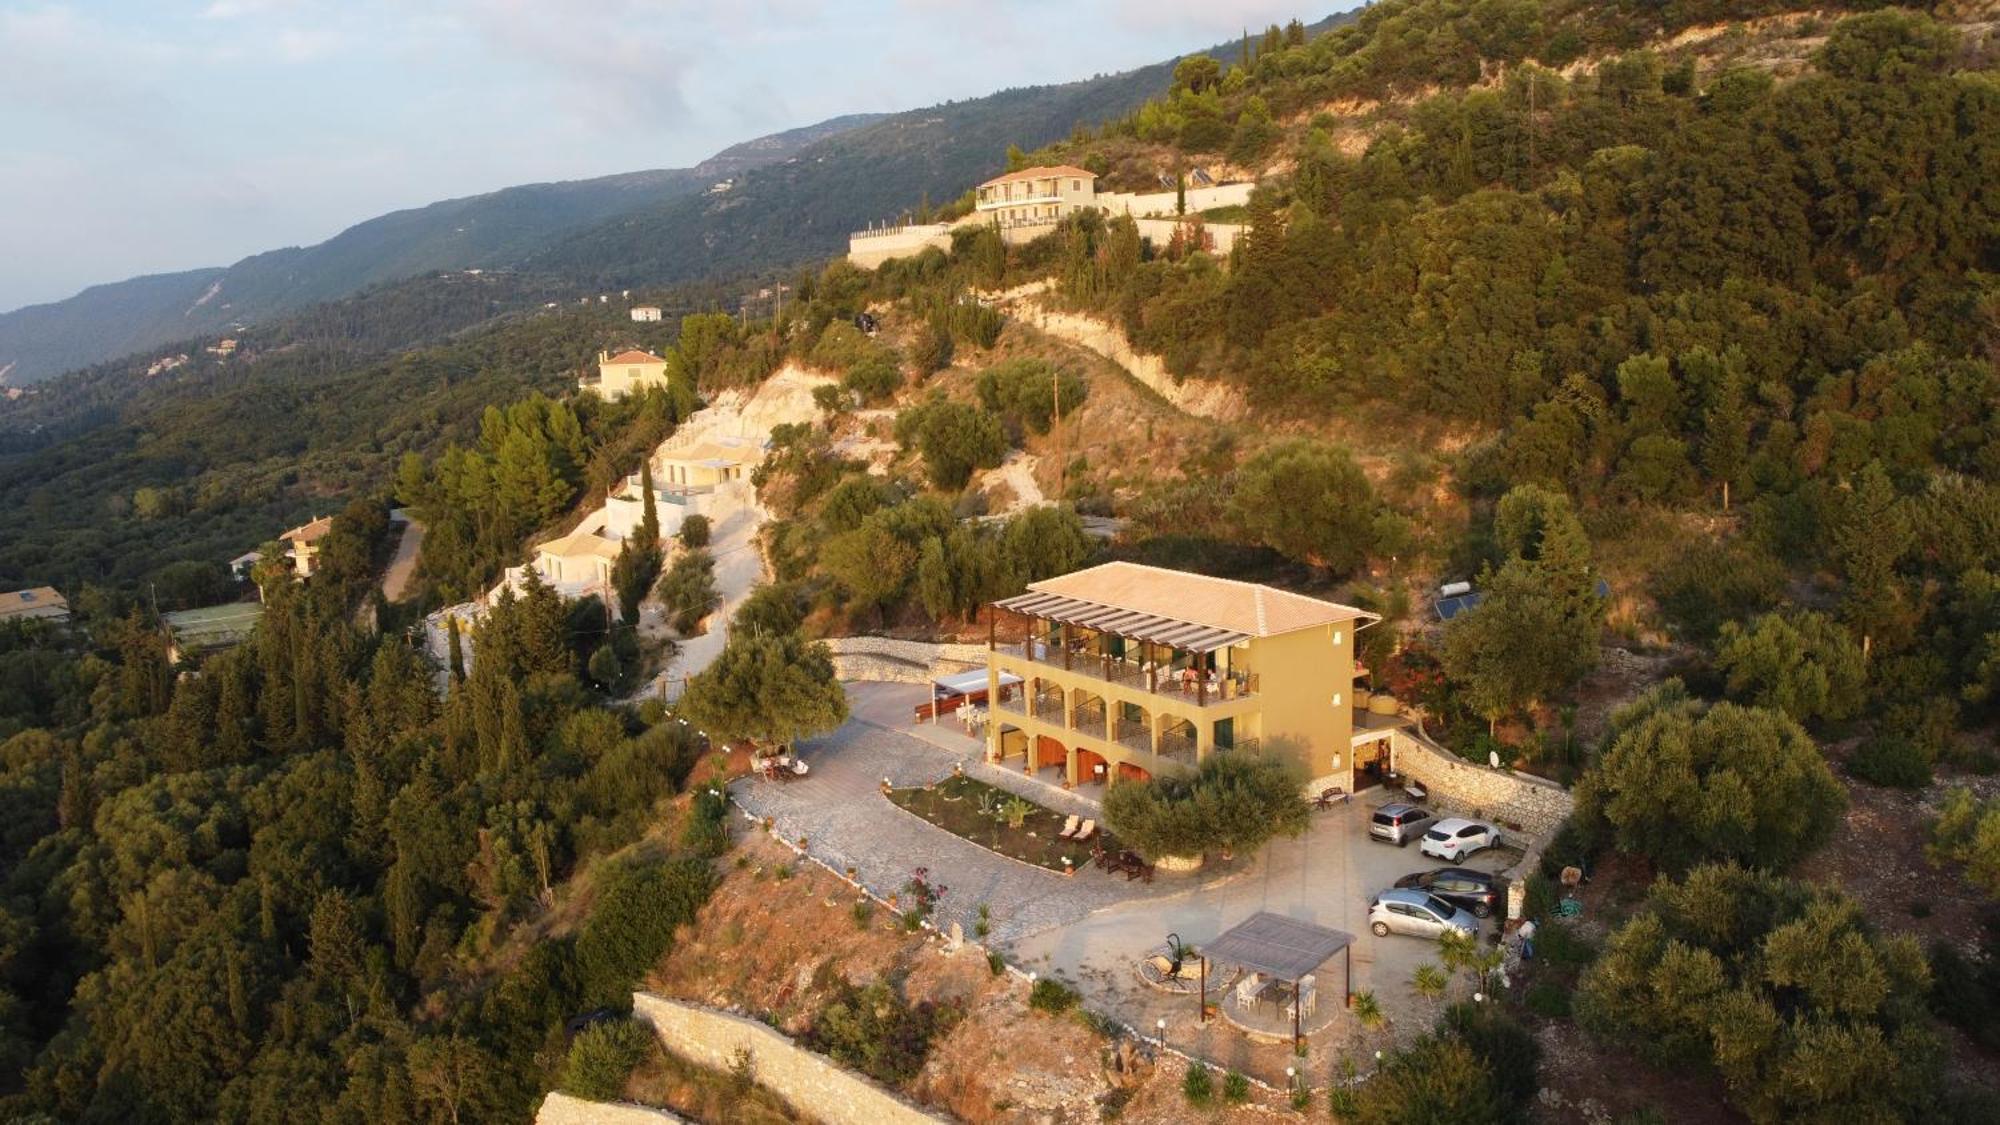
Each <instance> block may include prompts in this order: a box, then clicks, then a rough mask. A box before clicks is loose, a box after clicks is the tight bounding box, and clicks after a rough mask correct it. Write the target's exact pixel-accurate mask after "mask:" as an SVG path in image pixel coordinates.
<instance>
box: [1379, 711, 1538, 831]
mask: <svg viewBox="0 0 2000 1125" xmlns="http://www.w3.org/2000/svg"><path fill="white" fill-rule="evenodd" d="M1390 747H1391V751H1392V753H1394V755H1395V762H1396V769H1397V770H1399V771H1401V772H1402V773H1403V774H1404V775H1405V776H1407V777H1411V778H1415V779H1416V780H1418V781H1420V782H1422V783H1423V785H1424V788H1425V789H1427V790H1429V791H1430V794H1431V797H1432V798H1433V799H1434V800H1435V801H1437V802H1438V803H1439V804H1441V805H1446V806H1449V807H1450V808H1451V809H1452V810H1453V811H1463V812H1467V813H1470V814H1471V815H1473V816H1476V817H1479V818H1481V819H1484V820H1493V821H1498V822H1500V824H1501V825H1502V826H1503V827H1506V826H1518V828H1519V829H1520V830H1521V831H1524V832H1527V833H1529V834H1531V835H1533V836H1535V837H1538V838H1544V837H1547V836H1548V835H1549V834H1550V833H1552V832H1554V831H1555V830H1556V827H1557V826H1558V825H1560V824H1561V823H1562V822H1563V821H1564V820H1566V819H1567V818H1568V817H1569V814H1570V809H1571V808H1572V807H1573V805H1574V801H1573V799H1572V798H1571V797H1570V794H1569V790H1567V789H1564V788H1563V787H1562V786H1560V785H1557V784H1556V783H1555V782H1553V781H1546V780H1544V779H1542V778H1539V777H1534V776H1531V775H1529V774H1524V773H1515V772H1513V771H1511V770H1496V769H1488V768H1487V767H1485V766H1482V765H1476V764H1474V763H1472V762H1468V761H1466V760H1465V759H1463V758H1460V757H1459V756H1457V755H1456V754H1453V753H1451V752H1449V751H1447V750H1445V749H1443V748H1441V747H1439V746H1436V745H1434V744H1432V743H1431V742H1430V740H1428V739H1425V738H1422V737H1420V736H1418V735H1416V734H1414V733H1413V732H1410V731H1407V730H1403V729H1401V728H1398V729H1396V730H1394V731H1393V732H1392V733H1391V734H1390Z"/></svg>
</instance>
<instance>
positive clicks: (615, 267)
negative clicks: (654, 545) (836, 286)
mask: <svg viewBox="0 0 2000 1125" xmlns="http://www.w3.org/2000/svg"><path fill="white" fill-rule="evenodd" d="M1351 19H1352V17H1351V16H1349V15H1338V16H1332V17H1328V18H1326V19H1323V20H1321V21H1320V22H1318V23H1316V24H1313V25H1311V26H1310V27H1309V28H1307V33H1308V34H1311V35H1318V34H1320V33H1321V32H1324V31H1327V30H1329V29H1331V28H1334V27H1337V26H1340V25H1342V24H1345V23H1347V22H1350V21H1351ZM1238 49H1239V47H1238V45H1237V44H1234V43H1231V44H1224V45H1221V46H1217V47H1212V48H1209V51H1210V52H1211V53H1215V54H1219V55H1232V54H1234V53H1235V52H1236V51H1237V50H1238ZM1181 57H1185V56H1181ZM1179 61H1180V59H1179V58H1174V59H1168V60H1166V61H1164V62H1160V63H1155V64H1153V65H1151V66H1146V67H1141V68H1139V69H1137V70H1129V71H1125V72H1123V73H1120V74H1111V75H1103V76H1099V77H1096V78H1091V79H1087V80H1085V81H1081V82H1070V83H1065V84H1063V85H1059V86H1037V87H1028V88H1022V89H1012V90H1002V91H1000V92H999V93H996V94H992V95H990V96H988V97H984V98H976V99H973V100H971V101H964V102H956V103H950V104H946V105H937V106H929V107H926V108H924V109H917V110H911V111H909V112H907V113H899V114H895V115H893V116H890V117H886V118H883V119H882V120H879V121H876V122H874V123H872V124H870V125H868V126H866V127H863V128H858V129H854V130H851V131H848V132H845V133H842V134H840V135H838V136H834V137H829V138H827V139H825V140H822V141H820V142H818V143H815V144H812V145H809V146H807V147H805V148H804V149H802V150H801V151H800V152H799V153H798V154H797V155H796V157H794V158H792V159H789V160H785V161H782V162H773V163H771V164H768V165H766V166H764V167H762V168H759V169H757V170H755V171H752V172H749V173H746V174H745V175H743V176H742V177H740V178H739V179H738V180H737V181H736V182H735V183H734V184H732V185H731V187H730V188H729V190H727V191H724V192H715V193H705V194H698V195H688V196H682V197H677V198H674V199H668V200H662V201H660V202H657V203H654V204H651V205H649V206H647V207H644V208H640V209H637V210H634V211H632V212H630V213H629V214H624V215H620V216H618V217H616V218H614V219H611V220H608V221H606V222H604V223H602V224H600V225H598V226H596V227H594V228H591V229H589V230H584V231H580V232H578V233H577V234H576V235H575V236H573V237H570V238H566V239H564V240H563V241H562V242H561V243H559V244H557V245H554V246H552V247H550V248H549V249H548V250H547V251H545V252H544V253H542V254H541V255H539V256H537V257H536V258H535V259H534V260H533V261H532V262H531V263H529V264H530V265H531V266H532V267H533V268H535V269H537V270H541V271H545V272H551V273H561V274H565V275H569V276H574V277H577V278H578V279H580V280H585V281H588V282H590V283H593V284H597V285H604V286H609V285H636V284H666V283H671V282H678V281H687V280H692V279H694V278H698V277H704V276H715V275H719V274H730V273H740V272H747V271H754V270H758V269H765V268H769V267H772V266H778V265H788V264H791V263H794V262H798V261H801V260H804V259H808V258H822V257H826V256H828V255H831V254H837V253H840V252H842V251H843V250H845V249H846V246H847V236H848V234H849V233H850V232H852V231H855V230H858V229H860V228H862V227H863V226H865V225H867V224H868V223H869V222H871V221H875V220H880V219H886V218H893V217H895V216H896V215H898V214H900V213H903V212H905V211H906V210H907V209H909V208H911V207H915V206H917V205H918V204H919V203H920V202H921V201H922V200H925V199H928V200H930V201H931V202H932V203H939V204H941V203H946V202H949V201H951V200H953V199H955V198H957V197H958V196H959V195H961V194H962V193H964V192H965V191H966V190H967V189H969V188H971V187H972V186H974V185H975V184H977V183H979V181H981V180H983V179H985V178H986V177H988V176H990V175H992V174H993V173H994V171H995V170H996V169H997V168H998V167H999V166H1000V163H1001V157H1002V154H1004V153H1005V152H1006V150H1007V147H1008V146H1009V145H1018V146H1020V147H1022V148H1035V147H1037V146H1040V145H1046V144H1049V143H1050V142H1052V141H1056V140H1058V139H1060V138H1063V137H1066V136H1069V135H1071V133H1072V132H1073V131H1075V130H1076V129H1077V127H1078V126H1093V125H1096V124H1098V123H1100V122H1104V121H1108V120H1112V119H1115V118H1119V117H1123V116H1125V115H1126V114H1128V113H1131V112H1133V111H1134V110H1136V109H1138V108H1139V107H1140V106H1142V105H1144V104H1145V103H1146V102H1148V101H1149V100H1151V99H1153V98H1156V97H1158V96H1159V95H1160V94H1162V93H1164V92H1165V91H1166V89H1167V86H1168V84H1169V83H1170V82H1171V81H1172V78H1173V70H1174V65H1175V64H1176V63H1177V62H1179Z"/></svg>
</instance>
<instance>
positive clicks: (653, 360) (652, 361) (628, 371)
mask: <svg viewBox="0 0 2000 1125" xmlns="http://www.w3.org/2000/svg"><path fill="white" fill-rule="evenodd" d="M576 385H577V386H578V387H579V388H580V389H582V390H586V391H590V392H591V393H593V394H596V395H599V396H601V397H603V398H606V399H609V400H611V401H613V402H616V401H617V400H619V399H621V398H624V397H625V396H626V395H629V394H633V393H635V392H638V391H642V390H645V389H646V388H647V387H664V386H666V385H667V361H666V360H664V359H661V358H660V357H659V356H656V355H654V354H653V353H652V352H646V351H640V350H639V349H637V348H631V349H628V350H626V351H622V352H619V353H618V354H617V355H612V354H610V353H609V352H598V353H597V377H596V378H595V379H593V378H591V377H590V376H588V375H586V376H584V377H583V378H581V379H578V380H577V382H576Z"/></svg>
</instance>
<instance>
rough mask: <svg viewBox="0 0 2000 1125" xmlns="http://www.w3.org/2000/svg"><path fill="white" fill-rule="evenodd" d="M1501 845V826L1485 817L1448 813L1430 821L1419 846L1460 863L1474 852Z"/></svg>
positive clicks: (1431, 854)
mask: <svg viewBox="0 0 2000 1125" xmlns="http://www.w3.org/2000/svg"><path fill="white" fill-rule="evenodd" d="M1499 845H1500V829H1498V828H1496V827H1494V826H1493V825H1491V824H1488V823H1486V822H1485V821H1483V820H1467V819H1465V818H1464V817H1462V816H1454V817H1448V818H1446V819H1444V820H1440V821H1438V822H1437V823H1436V824H1433V825H1431V830H1430V831H1429V832H1426V833H1424V838H1423V839H1422V840H1419V841H1417V850H1418V851H1420V852H1422V853H1424V854H1425V855H1427V856H1433V857H1435V858H1437V859H1441V860H1444V861H1445V862H1447V863H1457V862H1458V861H1459V860H1461V859H1464V858H1465V857H1466V856H1469V855H1471V854H1472V853H1473V852H1476V851H1479V850H1481V849H1483V848H1493V847H1498V846H1499Z"/></svg>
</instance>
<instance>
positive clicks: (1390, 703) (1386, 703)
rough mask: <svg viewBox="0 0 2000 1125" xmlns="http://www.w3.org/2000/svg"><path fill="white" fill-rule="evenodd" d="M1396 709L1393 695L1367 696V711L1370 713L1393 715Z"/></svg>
mask: <svg viewBox="0 0 2000 1125" xmlns="http://www.w3.org/2000/svg"><path fill="white" fill-rule="evenodd" d="M1397 710H1398V708H1397V706H1396V697H1395V696H1393V695H1371V696H1369V697H1368V713H1369V714H1371V715H1393V714H1395V713H1396V711H1397Z"/></svg>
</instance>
